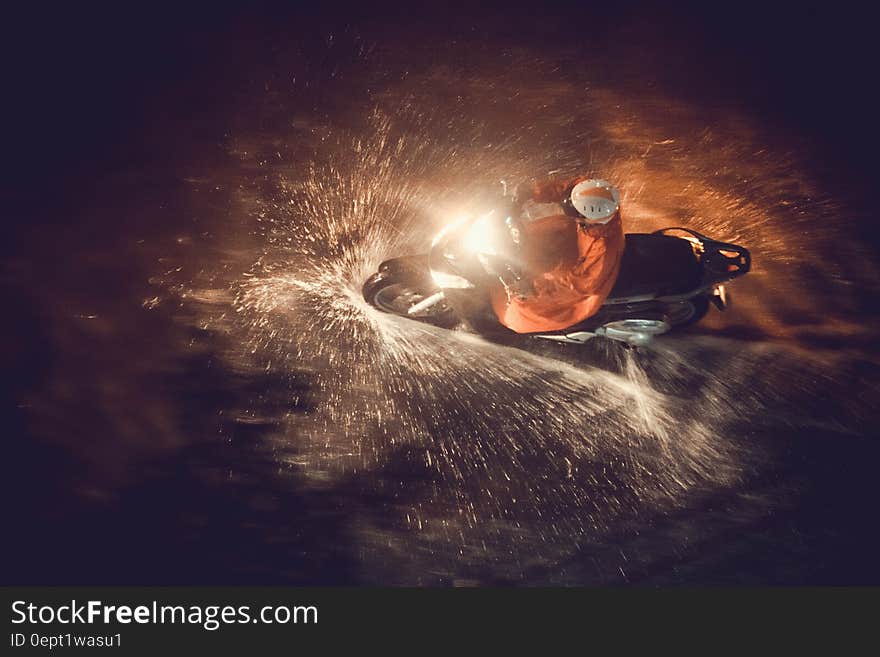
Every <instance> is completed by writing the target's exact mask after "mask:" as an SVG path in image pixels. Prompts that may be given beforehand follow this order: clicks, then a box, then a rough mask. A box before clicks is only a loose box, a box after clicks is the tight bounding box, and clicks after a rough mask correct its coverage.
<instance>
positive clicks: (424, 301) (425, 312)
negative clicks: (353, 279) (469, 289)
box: [363, 271, 458, 328]
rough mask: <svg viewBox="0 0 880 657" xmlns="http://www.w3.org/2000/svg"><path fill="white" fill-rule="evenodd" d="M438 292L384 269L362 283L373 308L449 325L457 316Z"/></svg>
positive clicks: (436, 289) (420, 320)
mask: <svg viewBox="0 0 880 657" xmlns="http://www.w3.org/2000/svg"><path fill="white" fill-rule="evenodd" d="M442 294H443V293H442V291H441V290H440V289H439V288H429V287H428V286H427V285H426V284H425V283H424V282H422V281H416V280H413V279H411V278H409V277H406V276H403V275H400V274H399V273H397V272H388V271H380V272H377V273H376V274H373V275H372V276H371V277H370V278H368V279H367V281H366V283H364V287H363V295H364V300H365V301H366V302H367V303H369V304H370V305H371V306H373V307H374V308H376V309H377V310H381V311H382V312H385V313H390V314H392V315H397V316H399V317H406V318H407V319H414V320H416V321H419V322H425V323H427V324H433V325H435V326H441V327H443V328H449V327H451V326H454V325H455V324H457V323H458V319H457V318H456V315H455V312H454V311H453V310H452V308H450V307H449V304H448V303H447V302H446V301H445V299H443V297H442ZM438 295H439V296H438Z"/></svg>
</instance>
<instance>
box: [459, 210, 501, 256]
mask: <svg viewBox="0 0 880 657" xmlns="http://www.w3.org/2000/svg"><path fill="white" fill-rule="evenodd" d="M463 243H464V247H465V248H466V249H467V250H468V251H470V252H471V253H484V254H486V255H497V253H496V251H495V222H493V221H492V213H491V212H490V213H488V214H485V215H483V216H482V217H480V218H479V219H477V220H476V221H475V222H474V223H473V224H472V225H471V227H470V228H468V231H467V233H465V236H464V242H463Z"/></svg>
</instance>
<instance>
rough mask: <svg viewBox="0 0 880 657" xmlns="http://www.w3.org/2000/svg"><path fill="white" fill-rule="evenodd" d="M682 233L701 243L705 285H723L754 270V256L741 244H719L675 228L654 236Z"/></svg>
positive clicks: (697, 234) (657, 231) (657, 232)
mask: <svg viewBox="0 0 880 657" xmlns="http://www.w3.org/2000/svg"><path fill="white" fill-rule="evenodd" d="M675 230H678V231H681V232H684V233H688V234H689V235H692V236H693V237H695V238H696V239H697V240H698V241H699V246H700V249H701V250H702V252H701V253H699V252H698V253H699V257H700V263H701V264H702V266H703V283H704V284H711V283H723V282H725V281H730V280H733V279H734V278H738V277H739V276H742V275H743V274H746V273H748V271H749V270H750V269H751V268H752V256H751V254H750V253H749V250H748V249H747V248H745V247H744V246H740V245H739V244H731V243H730V242H719V241H717V240H713V239H712V238H710V237H706V236H705V235H702V234H701V233H698V232H697V231H695V230H691V229H690V228H682V227H680V226H673V227H670V228H661V229H660V230H656V231H654V234H660V235H665V234H666V233H667V232H669V231H675Z"/></svg>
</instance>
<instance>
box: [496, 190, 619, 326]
mask: <svg viewBox="0 0 880 657" xmlns="http://www.w3.org/2000/svg"><path fill="white" fill-rule="evenodd" d="M582 180H586V177H582V178H577V179H575V180H569V181H563V182H550V183H545V184H542V185H536V186H535V188H534V189H533V190H532V198H533V199H534V200H535V201H538V202H554V201H556V202H558V201H559V200H561V199H562V197H563V195H564V194H565V193H566V191H567V190H569V189H571V187H572V186H573V185H574V184H576V183H578V182H580V181H582ZM522 232H523V236H522V251H521V256H522V259H523V270H524V272H526V274H525V275H526V276H528V277H529V278H530V279H531V282H532V287H533V288H534V294H533V295H530V296H528V297H526V298H519V297H515V296H514V297H512V298H511V299H510V300H509V302H508V297H507V292H506V291H505V290H504V287H503V286H502V285H501V283H500V282H499V283H497V284H494V285H493V286H491V287H490V290H489V295H490V299H491V302H492V308H493V310H494V311H495V314H496V315H497V316H498V319H499V320H500V321H501V323H502V324H504V325H505V326H507V327H508V328H510V329H512V330H514V331H516V332H517V333H535V332H539V331H555V330H559V329H564V328H568V327H569V326H572V325H574V324H577V323H578V322H581V321H583V320H585V319H586V318H587V317H590V316H591V315H593V314H595V313H596V311H598V310H599V307H600V306H601V305H602V304H603V303H604V302H605V299H606V298H607V296H608V293H609V292H611V288H613V287H614V282H615V281H616V280H617V273H618V270H619V268H620V259H621V257H622V255H623V247H624V242H625V240H624V236H623V224H622V222H621V220H620V212H617V213H616V214H615V215H614V217H612V218H611V219H610V220H609V221H608V222H607V223H605V224H594V225H588V226H586V227H585V228H582V227H579V226H578V224H577V222H576V221H575V220H574V219H573V218H572V217H569V216H567V215H564V214H563V215H555V216H549V217H543V218H541V219H537V220H535V221H532V222H530V223H526V224H525V225H524V226H523V230H522Z"/></svg>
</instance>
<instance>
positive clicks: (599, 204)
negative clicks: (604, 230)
mask: <svg viewBox="0 0 880 657" xmlns="http://www.w3.org/2000/svg"><path fill="white" fill-rule="evenodd" d="M571 205H572V207H573V208H574V209H575V210H576V211H577V213H578V214H579V215H580V216H581V217H584V218H585V219H586V220H587V223H591V224H607V223H608V222H609V221H611V219H612V217H614V215H615V214H617V212H618V210H620V191H619V190H618V189H617V188H616V187H615V186H614V185H612V184H611V183H609V182H608V181H607V180H599V179H598V178H593V179H591V180H584V181H582V182H579V183H578V184H577V185H575V186H574V187H573V188H572V190H571Z"/></svg>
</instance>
